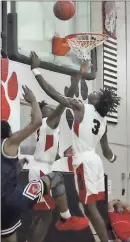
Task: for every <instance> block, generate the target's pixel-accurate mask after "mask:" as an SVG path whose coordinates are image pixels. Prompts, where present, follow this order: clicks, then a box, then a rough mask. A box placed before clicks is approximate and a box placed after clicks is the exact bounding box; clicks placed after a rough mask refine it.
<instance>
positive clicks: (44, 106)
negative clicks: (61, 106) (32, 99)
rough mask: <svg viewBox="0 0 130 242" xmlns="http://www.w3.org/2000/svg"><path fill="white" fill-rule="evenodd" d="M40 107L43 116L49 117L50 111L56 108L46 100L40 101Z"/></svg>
mask: <svg viewBox="0 0 130 242" xmlns="http://www.w3.org/2000/svg"><path fill="white" fill-rule="evenodd" d="M39 107H40V109H41V112H42V117H43V118H46V117H48V116H49V115H50V113H51V112H52V111H53V110H54V108H53V107H52V106H50V105H49V104H47V103H46V102H45V101H42V102H39Z"/></svg>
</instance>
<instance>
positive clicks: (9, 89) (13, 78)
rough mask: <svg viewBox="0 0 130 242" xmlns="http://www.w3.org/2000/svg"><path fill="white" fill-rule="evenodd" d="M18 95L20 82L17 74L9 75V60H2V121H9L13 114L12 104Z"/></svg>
mask: <svg viewBox="0 0 130 242" xmlns="http://www.w3.org/2000/svg"><path fill="white" fill-rule="evenodd" d="M17 94H18V80H17V75H16V73H15V72H13V73H11V75H10V73H9V60H8V59H7V58H2V59H1V119H4V120H8V119H9V118H10V114H11V102H13V101H14V100H15V99H16V97H17Z"/></svg>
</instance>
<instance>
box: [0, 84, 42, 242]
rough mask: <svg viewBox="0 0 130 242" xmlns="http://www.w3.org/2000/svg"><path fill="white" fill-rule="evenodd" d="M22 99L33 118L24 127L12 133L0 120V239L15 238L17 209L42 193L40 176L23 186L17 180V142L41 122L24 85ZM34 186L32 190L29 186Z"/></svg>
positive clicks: (31, 201) (23, 206)
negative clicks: (26, 103) (30, 110)
mask: <svg viewBox="0 0 130 242" xmlns="http://www.w3.org/2000/svg"><path fill="white" fill-rule="evenodd" d="M23 91H24V94H23V96H24V99H25V101H27V102H28V103H30V104H31V106H32V120H31V122H30V123H29V124H28V125H27V126H26V127H25V128H24V129H23V130H20V131H18V132H15V133H14V134H12V132H11V127H10V125H9V123H8V122H7V121H5V120H2V121H1V145H2V149H1V175H2V178H1V190H2V192H1V205H2V209H1V235H2V241H9V242H10V241H13V242H15V241H16V234H15V231H16V229H17V228H18V227H19V226H20V225H21V222H20V213H21V211H22V210H24V211H25V210H28V209H29V208H32V207H33V206H34V204H36V203H37V202H38V201H39V199H40V197H41V196H43V195H44V183H43V181H42V180H41V179H39V180H37V181H34V182H33V181H32V182H30V183H29V184H28V185H27V186H26V187H21V186H19V185H18V184H17V168H18V149H19V146H20V143H21V142H22V141H23V140H25V139H26V138H27V137H28V136H29V135H31V134H32V133H33V132H34V131H36V130H37V129H38V128H39V127H40V126H41V124H42V116H41V112H40V108H39V106H38V104H37V101H36V98H35V96H34V94H33V93H32V91H31V90H30V89H29V88H28V87H26V86H25V87H23ZM33 188H34V189H35V192H32V191H31V190H30V194H29V189H33Z"/></svg>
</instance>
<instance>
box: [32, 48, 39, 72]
mask: <svg viewBox="0 0 130 242" xmlns="http://www.w3.org/2000/svg"><path fill="white" fill-rule="evenodd" d="M30 58H31V70H33V69H35V68H39V67H40V62H41V61H40V59H39V57H38V56H37V54H36V53H35V52H34V51H32V52H31V55H30Z"/></svg>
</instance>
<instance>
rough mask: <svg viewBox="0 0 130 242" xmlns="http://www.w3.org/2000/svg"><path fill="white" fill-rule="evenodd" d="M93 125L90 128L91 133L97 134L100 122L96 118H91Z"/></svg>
mask: <svg viewBox="0 0 130 242" xmlns="http://www.w3.org/2000/svg"><path fill="white" fill-rule="evenodd" d="M93 123H94V127H93V128H92V133H93V134H95V135H97V134H98V132H99V129H100V122H99V121H98V120H97V119H94V120H93Z"/></svg>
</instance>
